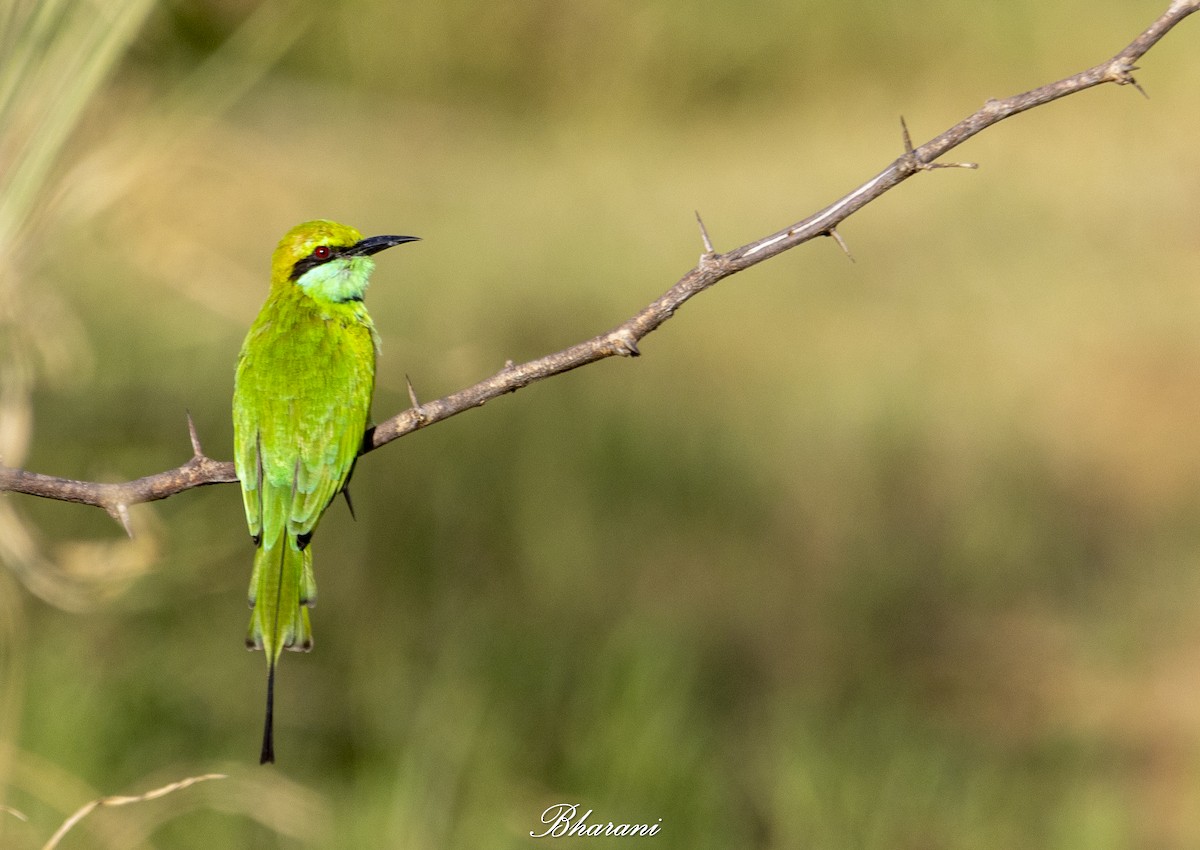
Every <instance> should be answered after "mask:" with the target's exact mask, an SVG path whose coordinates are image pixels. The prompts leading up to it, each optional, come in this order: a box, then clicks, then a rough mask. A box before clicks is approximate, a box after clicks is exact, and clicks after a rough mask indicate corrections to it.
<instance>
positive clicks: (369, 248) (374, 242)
mask: <svg viewBox="0 0 1200 850" xmlns="http://www.w3.org/2000/svg"><path fill="white" fill-rule="evenodd" d="M419 241H421V237H420V236H368V237H367V238H366V239H363V240H362V241H360V242H355V243H354V244H353V245H351V246H350V247H349V248H345V249H343V250H342V251H341V255H342V256H343V257H369V256H371V255H372V254H378V253H379V252H380V251H382V250H384V249H385V248H391V247H392V246H393V245H403V244H404V243H405V242H419Z"/></svg>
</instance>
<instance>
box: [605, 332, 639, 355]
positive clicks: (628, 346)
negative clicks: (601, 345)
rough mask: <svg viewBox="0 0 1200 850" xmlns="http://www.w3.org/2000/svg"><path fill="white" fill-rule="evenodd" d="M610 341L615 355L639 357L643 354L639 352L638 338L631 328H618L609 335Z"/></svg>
mask: <svg viewBox="0 0 1200 850" xmlns="http://www.w3.org/2000/svg"><path fill="white" fill-rule="evenodd" d="M608 339H609V342H610V343H612V353H613V354H619V355H620V356H621V357H637V356H639V355H640V354H641V353H642V352H640V351H638V346H637V337H635V336H634V335H633V331H631V330H630V329H629V328H618V329H617V330H615V331H613V332H612V334H610V335H609V338H608Z"/></svg>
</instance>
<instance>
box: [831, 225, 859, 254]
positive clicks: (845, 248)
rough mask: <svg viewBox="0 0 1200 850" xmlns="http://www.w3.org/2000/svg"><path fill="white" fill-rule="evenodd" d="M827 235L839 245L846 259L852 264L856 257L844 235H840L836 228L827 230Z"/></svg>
mask: <svg viewBox="0 0 1200 850" xmlns="http://www.w3.org/2000/svg"><path fill="white" fill-rule="evenodd" d="M825 235H826V236H831V237H833V241H834V242H836V243H837V244H838V247H839V248H841V249H842V253H843V254H845V255H846V259H847V260H849V261H850V262H852V263H853V262H854V255H853V254H851V253H850V246H848V245H847V244H846V240H845V239H843V238H842V234H840V233H838V231H837V228H836V227H831V228H829V229H828V230H826V231H825Z"/></svg>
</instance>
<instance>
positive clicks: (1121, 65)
mask: <svg viewBox="0 0 1200 850" xmlns="http://www.w3.org/2000/svg"><path fill="white" fill-rule="evenodd" d="M1138 70H1140V69H1139V68H1138V66H1137V65H1131V64H1129V60H1128V59H1123V58H1120V57H1118V58H1116V59H1113V61H1112V62H1110V63H1109V65H1108V72H1107V73H1106V74H1105V78H1106V79H1108V80H1109V81H1111V82H1114V83H1116V84H1117V85H1119V86H1133V87H1134V88H1135V89H1137V90H1138V91H1139V92H1140V93H1141V95H1142V97H1144V98H1146V99H1147V100H1149V99H1150V95H1148V94H1146V90H1145V89H1144V88H1142V87H1141V84H1139V83H1138V81H1137V80H1135V79H1134V78H1133V72H1134V71H1138Z"/></svg>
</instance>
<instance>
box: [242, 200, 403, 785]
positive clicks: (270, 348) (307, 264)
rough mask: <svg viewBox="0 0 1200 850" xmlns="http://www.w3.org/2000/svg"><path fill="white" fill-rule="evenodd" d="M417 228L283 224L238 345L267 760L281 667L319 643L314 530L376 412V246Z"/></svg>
mask: <svg viewBox="0 0 1200 850" xmlns="http://www.w3.org/2000/svg"><path fill="white" fill-rule="evenodd" d="M418 239H419V237H416V236H371V237H367V238H363V235H362V234H361V233H359V232H358V231H357V230H355V229H354V228H353V227H349V226H347V225H344V224H338V223H337V222H333V221H328V220H324V219H318V220H315V221H307V222H304V223H303V224H298V225H296V226H295V227H293V228H292V229H291V230H289V231H288V232H287V233H286V234H284V236H283V238H282V239H281V240H280V241H279V245H278V246H277V247H276V248H275V251H274V253H273V254H272V256H271V288H270V292H269V294H268V296H267V300H266V302H265V303H264V304H263V306H262V309H261V310H260V311H259V314H258V318H256V319H255V320H254V323H253V324H252V325H251V326H250V330H249V332H248V333H247V334H246V339H245V342H244V343H243V344H242V348H241V352H240V354H239V355H238V361H237V371H236V374H235V378H234V392H233V431H234V437H233V441H234V465H235V467H236V470H237V477H238V480H239V481H240V482H241V488H242V501H243V503H244V505H245V509H246V524H247V526H248V527H249V529H250V537H251V539H252V540H253V541H254V546H255V553H254V571H253V573H252V574H251V578H250V594H249V602H250V607H251V614H250V627H249V630H248V631H247V634H246V646H247V648H249V649H252V650H253V649H258V650H262V651H263V652H264V653H265V655H266V659H267V702H266V717H265V720H264V723H263V741H262V753H261V756H260V762H259V763H260V764H266V763H268V762H274V761H275V744H274V729H273V727H274V702H275V669H276V667H277V666H278V664H279V657H280V654H281V652H282V650H284V649H290V650H295V651H299V652H307V651H308V650H310V649H311V648H312V627H311V622H310V619H309V612H308V609H309V608H310V607H312V606H313V605H314V604H315V603H316V599H317V587H316V582H315V580H314V578H313V556H312V546H311V545H310V543H311V541H312V536H313V532H315V531H316V528H317V523H318V522H319V521H320V519H321V515H322V514H323V513H324V512H325V509H326V508H328V507H329V505H330V503H331V502H332V501H333V500H334V499H335V498H336V497H337V496H338V494H339V493H341V494H344V495H345V497H346V503H347V505H348V506H349V507H350V512H351V514H353V513H354V508H353V505H352V504H351V502H350V494H349V491H348V490H347V489H346V485H347V483H348V482H349V480H350V475H351V473H353V471H354V464H355V460H356V459H357V457H358V455H359V451H360V448H361V446H362V443H363V435H364V433H365V431H366V428H367V424H368V422H369V419H370V407H371V395H372V393H373V391H374V387H375V359H376V356H377V354H378V351H379V337H378V335H377V334H376V332H375V326H374V324H373V323H372V322H371V316H370V314H368V313H367V308H366V306H365V305H364V303H363V295H364V294H365V292H366V289H367V285H368V283H369V282H370V277H371V273H372V271H373V270H374V268H375V261H374V260H373V259H372V257H373V256H374V255H375V254H377V253H379V252H380V251H383V250H385V249H387V248H391V247H393V246H395V245H401V244H404V243H406V242H415V241H418Z"/></svg>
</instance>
